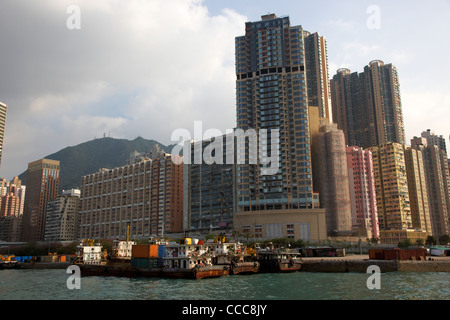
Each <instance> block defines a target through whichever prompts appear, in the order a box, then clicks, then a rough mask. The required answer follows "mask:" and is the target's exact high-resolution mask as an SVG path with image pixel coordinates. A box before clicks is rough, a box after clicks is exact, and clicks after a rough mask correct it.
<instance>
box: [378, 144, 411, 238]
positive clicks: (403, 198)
mask: <svg viewBox="0 0 450 320" xmlns="http://www.w3.org/2000/svg"><path fill="white" fill-rule="evenodd" d="M369 150H370V151H371V152H372V157H373V170H374V176H375V187H376V193H377V206H378V222H379V224H380V229H381V230H385V229H410V228H412V221H411V208H410V203H409V193H408V179H407V175H406V162H405V154H404V151H403V145H401V144H399V143H388V144H385V145H381V146H378V147H371V148H369Z"/></svg>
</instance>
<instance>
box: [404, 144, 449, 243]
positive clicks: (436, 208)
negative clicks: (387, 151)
mask: <svg viewBox="0 0 450 320" xmlns="http://www.w3.org/2000/svg"><path fill="white" fill-rule="evenodd" d="M411 146H412V148H414V149H417V150H420V151H421V152H422V155H423V165H424V169H425V176H426V185H427V191H428V205H429V210H430V220H431V229H432V234H433V236H434V237H435V238H436V239H439V237H441V236H443V235H445V234H449V231H450V222H449V217H450V195H449V169H448V159H447V153H446V152H445V151H444V150H441V149H440V147H439V145H437V144H430V145H429V144H428V141H427V138H425V137H414V138H413V139H411Z"/></svg>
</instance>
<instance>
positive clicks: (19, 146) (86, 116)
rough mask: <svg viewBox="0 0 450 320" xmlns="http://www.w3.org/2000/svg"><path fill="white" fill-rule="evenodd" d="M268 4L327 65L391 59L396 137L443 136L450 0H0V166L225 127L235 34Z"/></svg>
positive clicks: (357, 66) (449, 103)
mask: <svg viewBox="0 0 450 320" xmlns="http://www.w3.org/2000/svg"><path fill="white" fill-rule="evenodd" d="M268 13H275V14H276V15H277V16H289V18H290V22H291V25H293V26H297V25H301V26H302V27H303V29H304V30H308V31H310V32H319V33H320V35H322V36H324V37H325V38H326V39H327V49H328V66H329V74H330V78H331V77H332V76H333V75H334V74H335V73H336V70H337V69H339V68H343V67H345V68H349V69H350V70H351V71H352V72H354V71H358V72H362V71H363V69H364V66H366V65H368V63H369V62H370V61H372V60H382V61H384V62H385V63H386V64H387V63H392V64H393V65H395V66H396V67H397V69H398V73H399V79H400V90H401V99H402V106H403V116H404V124H405V131H406V139H407V142H409V140H410V139H411V138H412V137H413V136H420V134H421V132H422V131H425V130H427V129H431V130H432V131H434V132H435V133H436V134H438V135H443V136H444V137H445V139H446V142H447V144H449V140H448V139H449V135H450V127H449V119H450V77H449V71H450V41H449V39H450V0H433V1H415V0H408V1H403V0H397V1H379V0H371V1H362V0H341V1H336V0H334V1H332V0H319V1H302V0H296V1H293V0H290V1H286V0H277V1H268V0H239V1H237V0H96V1H90V0H39V1H35V0H0V41H1V42H0V101H1V102H3V103H5V104H7V106H8V109H7V119H6V128H5V137H4V146H3V155H2V161H1V165H0V177H2V178H6V179H8V180H11V179H12V178H13V177H14V176H15V175H19V174H20V173H22V172H23V171H25V170H26V169H27V166H28V163H29V162H32V161H35V160H38V159H41V158H43V157H45V156H47V155H49V154H52V153H54V152H57V151H59V150H61V149H63V148H65V147H67V146H74V145H77V144H80V143H83V142H86V141H89V140H92V139H96V138H101V137H103V136H108V137H109V136H110V137H113V138H121V139H128V140H133V139H135V138H136V137H139V136H140V137H143V138H145V139H153V140H157V141H159V142H161V143H162V144H165V145H168V144H173V143H175V142H177V141H173V140H171V138H172V133H173V132H174V131H175V130H177V129H186V130H188V131H190V132H192V133H193V132H194V122H195V121H201V122H202V128H203V131H206V130H207V129H217V130H219V131H221V132H223V133H225V131H226V130H227V129H232V128H234V127H235V124H236V114H235V109H236V107H235V69H234V39H235V37H237V36H242V35H244V33H245V22H247V21H258V20H260V19H261V16H262V15H265V14H268Z"/></svg>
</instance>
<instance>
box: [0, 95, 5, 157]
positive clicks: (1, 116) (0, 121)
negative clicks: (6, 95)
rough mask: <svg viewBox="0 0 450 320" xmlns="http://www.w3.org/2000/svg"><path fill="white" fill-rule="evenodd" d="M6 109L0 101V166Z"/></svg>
mask: <svg viewBox="0 0 450 320" xmlns="http://www.w3.org/2000/svg"><path fill="white" fill-rule="evenodd" d="M6 109H7V106H6V104H4V103H3V102H1V101H0V164H1V161H2V155H3V139H4V138H5V126H6Z"/></svg>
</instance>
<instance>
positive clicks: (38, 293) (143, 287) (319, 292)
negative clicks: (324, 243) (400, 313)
mask: <svg viewBox="0 0 450 320" xmlns="http://www.w3.org/2000/svg"><path fill="white" fill-rule="evenodd" d="M369 276H370V275H369V274H364V273H311V272H296V273H290V274H255V275H238V276H226V277H220V278H210V279H201V280H185V279H162V278H136V279H129V278H117V277H82V278H81V282H80V284H81V288H80V289H73V290H70V289H68V287H67V280H68V279H69V277H70V274H68V273H66V270H62V269H59V270H0V299H1V300H92V299H95V300H180V301H182V300H249V301H250V300H271V301H273V300H414V299H420V300H449V299H450V273H444V272H436V273H431V272H427V273H416V272H391V273H382V274H381V275H380V277H381V278H380V283H381V288H380V289H372V290H370V289H368V288H367V284H366V282H367V280H368V277H369Z"/></svg>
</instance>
